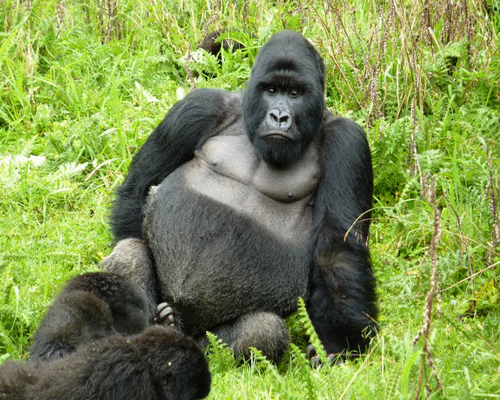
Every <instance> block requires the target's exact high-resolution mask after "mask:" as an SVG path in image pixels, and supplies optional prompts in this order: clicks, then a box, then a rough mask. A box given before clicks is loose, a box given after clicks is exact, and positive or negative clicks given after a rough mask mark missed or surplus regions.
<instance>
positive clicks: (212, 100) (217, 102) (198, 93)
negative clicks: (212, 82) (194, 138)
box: [183, 89, 242, 114]
mask: <svg viewBox="0 0 500 400" xmlns="http://www.w3.org/2000/svg"><path fill="white" fill-rule="evenodd" d="M241 98H242V95H241V92H229V91H227V90H223V89H195V90H193V91H192V92H190V93H189V94H188V95H187V96H186V97H185V98H184V100H183V101H185V102H188V103H191V104H196V105H198V106H204V107H207V108H210V109H211V110H213V111H217V112H224V113H229V114H234V113H238V114H241Z"/></svg>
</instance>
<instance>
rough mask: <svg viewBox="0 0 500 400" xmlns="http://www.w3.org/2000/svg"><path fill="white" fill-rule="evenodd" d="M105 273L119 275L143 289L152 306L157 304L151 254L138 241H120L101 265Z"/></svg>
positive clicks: (133, 239)
mask: <svg viewBox="0 0 500 400" xmlns="http://www.w3.org/2000/svg"><path fill="white" fill-rule="evenodd" d="M101 268H102V269H104V270H105V271H107V272H113V273H116V274H119V275H121V276H123V277H125V278H127V279H129V280H131V281H132V282H134V283H135V284H136V285H138V286H139V287H141V288H142V289H144V290H145V291H146V293H147V295H148V297H149V299H150V300H151V302H152V303H153V304H158V293H157V288H156V275H155V273H154V269H153V268H154V266H153V261H152V257H151V253H150V251H149V249H148V247H147V246H146V245H145V244H144V242H143V241H142V240H140V239H135V238H130V239H124V240H120V241H119V242H118V244H117V245H116V246H115V248H114V249H113V252H112V253H111V254H110V255H109V256H108V257H106V258H105V259H104V261H103V262H102V263H101Z"/></svg>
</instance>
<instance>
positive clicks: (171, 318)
mask: <svg viewBox="0 0 500 400" xmlns="http://www.w3.org/2000/svg"><path fill="white" fill-rule="evenodd" d="M155 322H156V323H158V324H160V325H163V326H169V327H171V328H176V327H177V326H176V323H175V311H174V308H173V306H172V305H171V304H170V303H166V302H165V303H160V304H158V306H157V307H156V317H155Z"/></svg>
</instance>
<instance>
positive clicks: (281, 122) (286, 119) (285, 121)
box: [279, 115, 288, 125]
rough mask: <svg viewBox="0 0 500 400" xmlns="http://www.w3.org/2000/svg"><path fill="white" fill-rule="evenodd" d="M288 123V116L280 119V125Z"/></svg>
mask: <svg viewBox="0 0 500 400" xmlns="http://www.w3.org/2000/svg"><path fill="white" fill-rule="evenodd" d="M287 122H288V115H284V116H282V117H280V122H279V123H280V125H285V124H286V123H287Z"/></svg>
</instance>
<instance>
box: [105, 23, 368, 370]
mask: <svg viewBox="0 0 500 400" xmlns="http://www.w3.org/2000/svg"><path fill="white" fill-rule="evenodd" d="M324 92H325V71H324V64H323V60H322V58H321V57H320V55H319V54H318V53H317V52H316V50H315V49H314V47H313V46H312V45H311V44H310V43H309V42H308V41H307V40H306V39H305V38H304V37H303V36H302V35H300V34H298V33H294V32H291V31H283V32H280V33H278V34H276V35H274V36H273V37H272V38H271V39H270V40H269V42H268V43H267V44H266V45H265V46H264V47H263V48H262V49H261V50H260V53H259V55H258V57H257V59H256V62H255V65H254V67H253V69H252V73H251V77H250V79H249V81H248V84H247V87H246V89H245V90H244V91H243V92H241V93H232V92H227V91H224V90H208V89H200V90H195V91H193V92H192V93H190V94H189V95H188V96H186V97H185V98H184V99H183V100H182V101H180V102H178V103H177V104H175V105H174V106H173V107H172V109H171V110H170V111H169V112H168V114H167V115H166V117H165V118H164V120H163V121H162V122H161V123H160V125H159V126H158V127H157V128H156V129H155V130H154V132H153V133H152V134H151V135H150V137H149V138H148V140H147V141H146V142H145V144H144V145H143V146H142V148H141V149H140V150H139V152H138V153H137V154H136V156H135V157H134V159H133V162H132V165H131V168H130V171H129V173H128V175H127V177H126V180H125V182H124V183H123V184H122V185H121V186H120V188H119V189H118V191H117V197H116V200H115V203H114V207H113V211H112V215H111V223H112V229H113V234H114V237H115V239H116V241H117V245H116V247H115V249H114V251H113V253H112V254H111V255H110V256H109V257H108V259H107V260H105V262H104V268H105V269H106V270H108V271H113V272H117V273H120V274H122V275H123V276H125V277H128V278H129V279H131V280H132V281H134V282H136V283H137V284H139V285H140V286H141V287H142V288H144V289H145V291H146V292H147V293H148V295H149V297H150V299H151V300H152V301H153V302H154V303H156V304H158V303H160V305H159V308H158V311H159V312H158V315H159V319H160V321H161V322H163V323H164V324H167V325H173V326H175V327H176V328H177V329H179V330H181V331H182V332H184V333H187V334H189V335H192V336H193V337H194V338H196V339H198V340H199V341H200V343H203V341H204V339H203V337H204V333H205V331H207V330H209V331H211V332H213V333H215V334H216V335H217V336H218V337H219V338H221V339H223V340H224V341H225V342H226V343H227V344H228V345H229V346H231V347H232V348H233V349H234V351H235V354H236V355H243V356H246V355H248V348H249V347H250V346H254V347H257V348H259V349H261V351H262V352H263V354H265V355H266V356H268V357H269V358H270V359H272V360H279V359H280V357H281V356H282V355H283V352H284V351H285V349H286V347H287V345H288V334H287V330H286V327H285V324H284V322H283V317H286V316H288V315H290V314H291V313H293V312H294V311H295V310H296V308H297V298H298V297H299V296H303V297H304V298H305V299H306V300H307V308H308V312H309V315H310V317H311V320H312V322H313V324H314V327H315V328H316V330H317V333H318V335H319V337H320V339H321V340H322V342H323V344H324V346H325V349H326V351H327V352H328V353H330V354H335V355H337V354H341V355H343V354H345V352H346V351H354V352H356V351H359V350H361V351H362V350H363V349H364V348H365V346H366V341H367V335H366V331H365V330H366V328H368V327H374V326H375V322H374V320H375V318H376V314H377V310H376V305H375V293H374V287H375V282H374V277H373V274H372V269H371V264H370V258H369V252H368V248H367V237H368V230H369V225H370V209H371V205H372V189H373V178H372V165H371V156H370V150H369V147H368V143H367V140H366V138H365V134H364V132H363V130H362V128H361V127H359V126H358V125H357V124H355V123H354V122H353V121H351V120H348V119H344V118H334V117H333V115H332V113H331V112H330V111H328V110H327V109H326V107H325V102H324ZM368 331H369V330H368Z"/></svg>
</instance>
